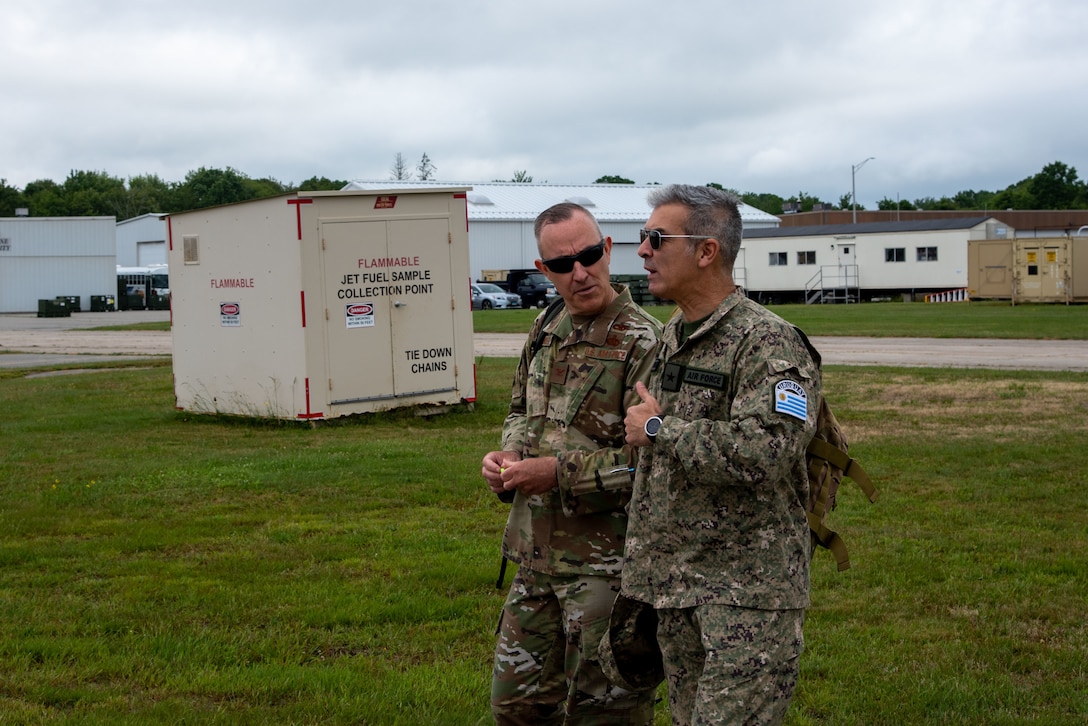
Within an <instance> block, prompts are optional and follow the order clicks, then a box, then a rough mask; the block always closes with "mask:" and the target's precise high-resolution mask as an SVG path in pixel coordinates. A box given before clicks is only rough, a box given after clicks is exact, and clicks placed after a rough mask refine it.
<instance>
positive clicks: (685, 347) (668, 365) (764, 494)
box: [623, 293, 821, 610]
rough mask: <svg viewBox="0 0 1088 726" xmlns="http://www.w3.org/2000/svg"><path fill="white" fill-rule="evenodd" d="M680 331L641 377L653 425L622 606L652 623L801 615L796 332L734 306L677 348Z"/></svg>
mask: <svg viewBox="0 0 1088 726" xmlns="http://www.w3.org/2000/svg"><path fill="white" fill-rule="evenodd" d="M681 324H682V321H681V320H680V316H679V315H677V316H676V317H674V318H673V320H671V321H670V322H669V324H668V325H666V327H665V331H664V334H663V335H662V339H661V344H660V347H659V350H658V353H657V361H656V362H655V364H654V368H653V372H652V373H651V375H650V383H649V389H650V392H651V394H653V395H654V397H656V398H657V400H658V402H659V403H660V404H661V406H662V408H663V409H664V412H663V413H662V415H661V417H662V426H661V428H660V429H659V431H658V434H657V437H656V439H655V441H654V443H653V445H652V446H648V447H645V448H643V449H642V450H641V455H640V459H639V463H638V471H637V472H636V474H635V486H634V494H633V496H632V501H631V504H630V506H629V507H628V512H629V515H630V526H629V529H628V532H627V542H626V553H625V554H626V562H625V564H624V569H623V593H624V594H625V595H627V596H629V597H633V598H635V599H637V600H642V601H643V602H647V603H650V604H651V605H653V606H654V607H655V608H659V609H660V608H686V607H693V606H695V605H701V604H706V603H715V604H724V605H733V606H738V607H747V608H758V609H767V610H786V609H794V608H803V607H806V606H807V605H808V589H809V572H808V562H809V553H808V550H809V532H808V522H807V520H806V517H805V505H806V503H807V501H808V476H807V473H806V464H805V448H806V447H807V446H808V443H809V441H810V440H811V439H812V437H813V434H814V433H815V430H816V414H817V410H818V402H819V396H820V388H821V386H820V382H821V379H820V371H819V368H818V366H817V364H815V363H814V362H813V360H812V357H811V356H810V354H809V352H808V349H807V348H806V347H805V344H804V343H803V342H802V340H801V339H800V336H798V335H797V333H796V331H795V330H794V329H793V326H791V325H790V324H789V323H787V322H786V321H784V320H782V319H781V318H779V317H778V316H777V315H775V314H773V313H771V312H770V311H768V310H766V309H765V308H763V307H761V306H759V305H757V304H755V303H753V302H751V301H750V300H748V299H747V298H746V297H744V296H743V295H741V294H739V293H734V294H732V295H730V296H729V297H727V298H726V299H725V300H724V301H722V303H721V304H720V305H719V306H718V308H717V310H715V311H714V313H712V314H711V315H710V317H709V318H707V319H706V320H705V321H704V322H703V324H702V325H700V326H699V328H698V329H697V330H696V331H695V332H694V333H693V334H692V335H691V337H690V338H689V339H688V340H687V341H685V342H684V343H680V338H679V332H680V326H681ZM783 409H784V410H785V412H783Z"/></svg>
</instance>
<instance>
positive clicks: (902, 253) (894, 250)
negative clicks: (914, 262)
mask: <svg viewBox="0 0 1088 726" xmlns="http://www.w3.org/2000/svg"><path fill="white" fill-rule="evenodd" d="M884 261H885V262H906V261H907V248H906V247H885V248H884Z"/></svg>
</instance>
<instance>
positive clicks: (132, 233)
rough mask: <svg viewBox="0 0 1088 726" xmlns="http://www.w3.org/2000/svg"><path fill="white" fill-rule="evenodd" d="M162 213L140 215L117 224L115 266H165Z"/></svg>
mask: <svg viewBox="0 0 1088 726" xmlns="http://www.w3.org/2000/svg"><path fill="white" fill-rule="evenodd" d="M164 216H165V215H164V214H162V213H154V212H152V213H151V214H141V215H140V216H139V217H132V218H130V219H125V220H122V221H120V222H118V223H117V266H118V267H149V266H151V265H165V264H166V220H165V219H163V217H164Z"/></svg>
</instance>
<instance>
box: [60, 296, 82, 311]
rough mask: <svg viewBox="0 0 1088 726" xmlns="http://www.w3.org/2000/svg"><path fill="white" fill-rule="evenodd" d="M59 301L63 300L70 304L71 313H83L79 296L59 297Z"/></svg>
mask: <svg viewBox="0 0 1088 726" xmlns="http://www.w3.org/2000/svg"><path fill="white" fill-rule="evenodd" d="M57 299H58V300H63V301H64V302H66V303H67V304H68V311H69V312H71V313H78V312H81V309H80V302H79V295H57Z"/></svg>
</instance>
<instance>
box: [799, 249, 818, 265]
mask: <svg viewBox="0 0 1088 726" xmlns="http://www.w3.org/2000/svg"><path fill="white" fill-rule="evenodd" d="M797 264H799V265H815V264H816V250H804V251H798V253H797Z"/></svg>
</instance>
